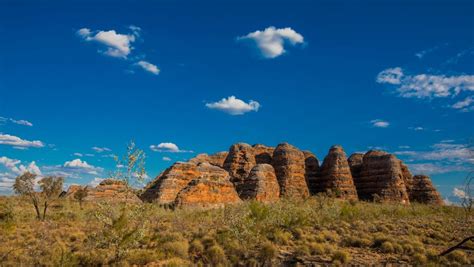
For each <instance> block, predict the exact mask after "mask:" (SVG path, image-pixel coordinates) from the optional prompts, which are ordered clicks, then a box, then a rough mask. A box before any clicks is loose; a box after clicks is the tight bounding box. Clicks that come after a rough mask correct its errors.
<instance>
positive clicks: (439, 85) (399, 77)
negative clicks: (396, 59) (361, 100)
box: [377, 67, 474, 98]
mask: <svg viewBox="0 0 474 267" xmlns="http://www.w3.org/2000/svg"><path fill="white" fill-rule="evenodd" d="M377 82H378V83H388V84H392V85H397V86H396V91H397V92H398V94H399V95H400V96H401V97H408V98H410V97H415V98H435V97H449V96H455V95H458V94H459V93H460V92H462V91H474V75H458V76H445V75H431V74H418V75H405V74H404V73H403V71H402V69H401V68H400V67H396V68H390V69H386V70H383V71H382V72H380V73H379V74H378V75H377Z"/></svg>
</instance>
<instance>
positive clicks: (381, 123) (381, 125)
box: [370, 119, 390, 128]
mask: <svg viewBox="0 0 474 267" xmlns="http://www.w3.org/2000/svg"><path fill="white" fill-rule="evenodd" d="M370 123H371V124H372V126H373V127H377V128H387V127H388V126H390V123H389V122H388V121H384V120H381V119H375V120H371V121H370Z"/></svg>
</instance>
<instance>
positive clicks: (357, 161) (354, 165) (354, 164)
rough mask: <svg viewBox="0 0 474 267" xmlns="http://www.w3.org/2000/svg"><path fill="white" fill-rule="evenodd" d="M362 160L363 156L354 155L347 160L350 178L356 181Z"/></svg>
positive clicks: (359, 154)
mask: <svg viewBox="0 0 474 267" xmlns="http://www.w3.org/2000/svg"><path fill="white" fill-rule="evenodd" d="M363 159H364V154H362V153H354V154H352V155H351V156H350V157H349V158H348V159H347V162H348V163H349V168H350V169H351V174H352V178H353V179H354V180H357V179H358V178H359V176H360V170H361V169H362V160H363Z"/></svg>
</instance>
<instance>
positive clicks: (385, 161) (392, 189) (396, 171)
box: [355, 150, 410, 204]
mask: <svg viewBox="0 0 474 267" xmlns="http://www.w3.org/2000/svg"><path fill="white" fill-rule="evenodd" d="M355 182H356V187H357V190H358V193H359V198H360V199H361V200H369V201H373V200H374V199H375V200H380V201H393V202H401V203H405V204H408V203H409V202H410V201H409V198H408V194H407V190H406V186H405V182H404V178H403V172H402V166H401V162H400V160H398V159H397V157H395V156H394V155H391V154H388V153H387V152H384V151H378V150H371V151H369V152H367V153H366V154H365V155H364V158H363V163H362V168H361V171H360V177H359V178H358V179H356V180H355Z"/></svg>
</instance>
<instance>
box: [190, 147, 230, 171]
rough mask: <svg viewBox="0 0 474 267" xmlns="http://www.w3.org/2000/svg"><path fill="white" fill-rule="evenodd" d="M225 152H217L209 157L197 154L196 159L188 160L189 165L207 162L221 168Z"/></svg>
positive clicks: (225, 156) (225, 155)
mask: <svg viewBox="0 0 474 267" xmlns="http://www.w3.org/2000/svg"><path fill="white" fill-rule="evenodd" d="M227 154H228V153H227V152H226V151H222V152H217V153H215V154H211V155H208V154H205V153H204V154H199V155H197V156H196V157H194V158H192V159H190V160H189V162H190V163H194V164H196V165H197V164H199V163H203V162H208V163H210V164H212V165H215V166H219V167H221V168H223V167H224V161H225V159H226V158H227Z"/></svg>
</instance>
